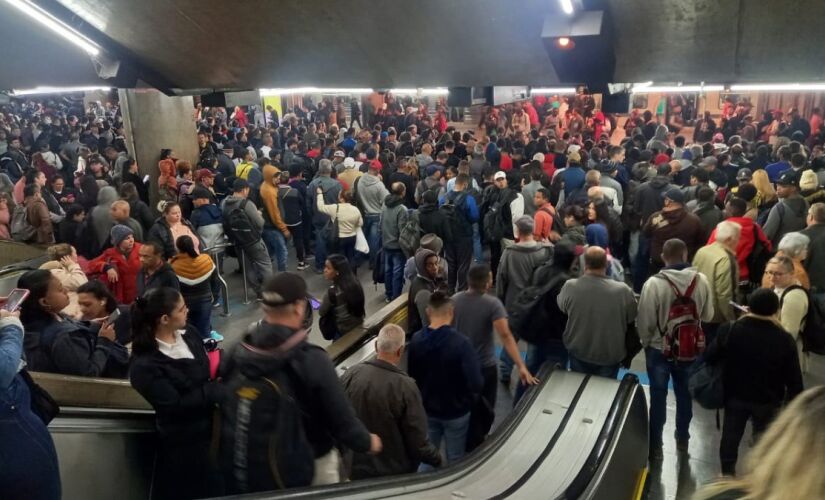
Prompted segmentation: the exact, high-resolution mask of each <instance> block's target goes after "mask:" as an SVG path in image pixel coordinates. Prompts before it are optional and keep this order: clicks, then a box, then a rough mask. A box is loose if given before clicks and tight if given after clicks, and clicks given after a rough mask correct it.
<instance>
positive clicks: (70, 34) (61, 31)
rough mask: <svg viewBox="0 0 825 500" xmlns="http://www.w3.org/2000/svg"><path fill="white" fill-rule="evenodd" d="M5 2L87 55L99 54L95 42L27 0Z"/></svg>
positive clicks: (7, 0)
mask: <svg viewBox="0 0 825 500" xmlns="http://www.w3.org/2000/svg"><path fill="white" fill-rule="evenodd" d="M6 2H8V3H9V4H11V5H12V6H14V7H16V8H17V9H18V10H19V11H20V12H22V13H24V14H26V15H27V16H29V17H31V18H32V19H34V20H35V21H37V22H38V23H40V24H42V25H43V26H45V27H47V28H49V29H50V30H52V31H54V32H55V33H57V34H58V35H60V36H62V37H63V38H65V39H66V40H68V41H70V42H72V43H73V44H75V45H77V46H78V47H80V48H81V49H83V50H84V51H86V53H88V54H89V55H91V56H96V55H98V54H100V47H99V46H98V45H97V44H95V43H94V42H93V41H91V40H89V39H88V38H86V37H85V36H83V35H82V34H80V33H78V32H77V30H74V29H72V28H71V27H69V26H68V25H66V24H65V23H64V22H63V21H61V20H60V19H58V18H56V17H54V16H53V15H52V14H50V13H49V12H47V11H46V10H44V9H42V8H41V7H39V6H37V5H35V4H33V3H32V2H30V1H29V0H6Z"/></svg>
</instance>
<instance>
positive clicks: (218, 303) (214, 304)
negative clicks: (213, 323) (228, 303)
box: [212, 299, 223, 309]
mask: <svg viewBox="0 0 825 500" xmlns="http://www.w3.org/2000/svg"><path fill="white" fill-rule="evenodd" d="M222 305H223V300H221V299H218V300H216V301H215V302H212V308H213V309H217V308H219V307H221V306H222Z"/></svg>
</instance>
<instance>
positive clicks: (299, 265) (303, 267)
mask: <svg viewBox="0 0 825 500" xmlns="http://www.w3.org/2000/svg"><path fill="white" fill-rule="evenodd" d="M308 267H309V264H307V263H306V262H299V263H298V266H297V267H296V268H295V269H297V270H298V271H303V270H304V269H306V268H308Z"/></svg>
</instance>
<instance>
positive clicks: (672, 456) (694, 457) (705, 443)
mask: <svg viewBox="0 0 825 500" xmlns="http://www.w3.org/2000/svg"><path fill="white" fill-rule="evenodd" d="M292 262H294V259H290V265H291V266H294V264H292ZM235 266H236V264H235V261H234V260H232V259H229V260H228V261H227V263H226V266H225V267H226V269H225V271H227V272H226V274H225V278H226V279H227V282H228V284H229V287H230V290H231V293H230V295H231V300H230V311H231V316H230V317H228V318H223V317H221V316H220V315H219V314H218V313H217V310H216V312H215V313H214V314H213V325H214V327H215V329H217V330H218V331H220V332H221V333H222V334H224V335H225V337H226V342H228V343H229V342H233V341H236V340H237V339H238V338H239V336H240V334H241V333H242V332H243V331H244V330H245V328H246V327H247V325H249V323H251V322H253V321H256V320H258V319H259V318H260V313H259V311H258V307H257V305H256V304H255V303H254V302H253V303H251V304H248V305H244V304H243V303H242V300H243V297H242V296H243V291H242V290H243V288H242V280H241V276H240V274H238V273H234V270H235ZM290 270H294V268H291V269H290ZM358 275H359V278H360V279H361V283H362V285H363V286H364V295H365V297H366V312H367V315H370V314H372V313H374V312H376V311H377V310H378V309H380V308H381V307H382V306H383V305H384V294H383V285H379V286H378V288H376V287H375V286H374V285H373V284H372V275H371V273H370V271H368V270H367V268H366V266H362V268H361V270H360V272H359V274H358ZM303 276H304V277H305V278H306V280H307V284H308V287H309V291H310V293H312V294H313V295H314V296H315V297H318V298H319V299H320V298H321V297H322V296H323V294H324V292H325V290H326V287H327V286H329V284H328V283H327V282H326V281H325V280H324V278H323V276H321V275H318V274H315V273H314V272H313V271H311V270H307V271H304V272H303ZM316 316H317V315H316ZM316 324H317V317H316ZM310 341H312V342H313V343H316V344H318V345H322V346H325V345H327V344H328V341H326V340H324V339H323V338H322V337H321V335H320V332H319V331H318V329H317V328H313V331H312V333H311V334H310ZM631 371H632V372H635V373H637V374H639V375H640V378H641V379H642V380H643V382H645V381H646V376H645V362H644V356H643V355H642V354H640V355H639V356H637V358H636V359H634V361H633V365H632V366H631ZM823 383H825V358H822V357H818V356H814V357H813V358H812V359H811V362H810V369H809V373H807V374H806V375H805V385H806V387H810V386H813V385H821V384H823ZM511 391H512V389H509V388H505V387H504V386H502V385H500V386H499V396H498V401H497V403H496V422H495V424H494V426H497V425H498V424H499V423H500V422H501V421H502V420H503V418H504V417H506V415H507V414H508V413H509V411H510V409H511V408H512V396H511V394H512V392H511ZM693 412H694V416H693V421H692V423H691V429H690V432H691V440H690V450H689V453H688V454H686V455H682V454H679V453H678V452H677V450H676V444H675V440H674V439H672V438H669V437H670V436H673V433H674V430H675V427H674V420H675V414H676V402H675V399H673V397H672V395H671V396H670V397H669V398H668V404H667V423H666V424H665V430H664V436H665V439H664V460H663V461H662V462H661V463H660V464H653V465H652V466H651V468H650V473H649V498H650V499H651V500H673V499H678V500H681V499H689V498H690V497H691V495H692V494H693V493H694V491H695V490H696V489H697V488H699V487H701V486H702V485H703V484H705V483H707V482H708V481H711V480H712V479H714V478H715V477H717V476H718V475H719V459H718V450H719V438H720V436H721V431H720V430H717V428H716V412H713V411H708V410H704V409H703V408H701V407H699V405H696V404H695V405H694V408H693ZM745 436H746V437H745V439H743V442H742V445H741V446H740V464H742V463H743V458H744V457H745V455H746V454H747V451H748V449H749V448H750V431H748V432H747V433H746V435H745Z"/></svg>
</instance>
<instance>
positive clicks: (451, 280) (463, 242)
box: [444, 239, 473, 292]
mask: <svg viewBox="0 0 825 500" xmlns="http://www.w3.org/2000/svg"><path fill="white" fill-rule="evenodd" d="M444 253H445V255H446V257H447V286H448V288H449V289H450V291H451V292H460V291H462V290H466V289H467V273H468V272H469V271H470V263H471V262H472V261H473V245H472V240H469V239H458V240H456V241H453V242H451V243H448V244H447V246H446V247H445V248H444Z"/></svg>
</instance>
